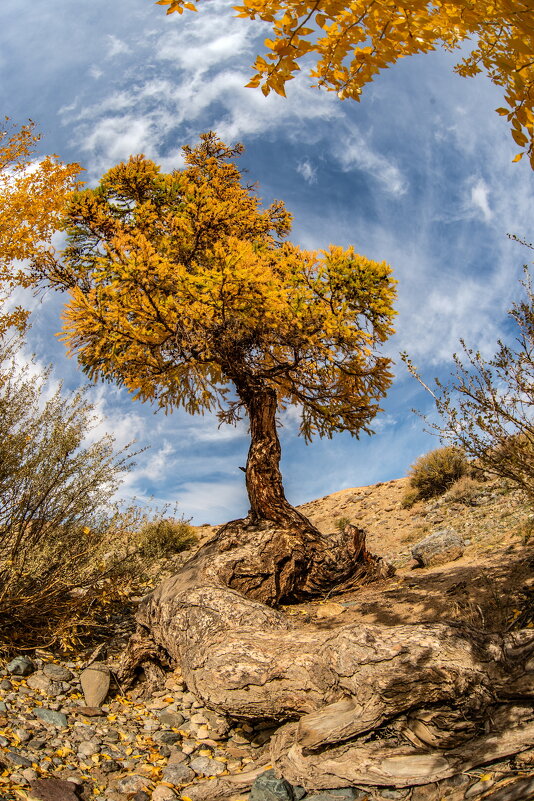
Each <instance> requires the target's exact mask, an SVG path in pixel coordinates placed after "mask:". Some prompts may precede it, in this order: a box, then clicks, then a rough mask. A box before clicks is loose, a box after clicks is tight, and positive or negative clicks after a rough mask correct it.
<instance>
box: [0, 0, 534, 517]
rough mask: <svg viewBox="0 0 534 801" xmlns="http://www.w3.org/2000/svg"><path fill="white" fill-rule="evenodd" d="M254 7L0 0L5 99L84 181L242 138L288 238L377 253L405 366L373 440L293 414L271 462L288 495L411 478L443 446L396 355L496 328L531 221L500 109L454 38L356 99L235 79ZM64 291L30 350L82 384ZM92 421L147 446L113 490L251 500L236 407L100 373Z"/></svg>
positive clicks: (251, 52)
mask: <svg viewBox="0 0 534 801" xmlns="http://www.w3.org/2000/svg"><path fill="white" fill-rule="evenodd" d="M265 35H266V31H265V29H264V28H263V26H262V24H260V23H258V24H252V23H250V22H249V21H243V20H238V19H235V18H233V16H232V12H231V9H230V5H229V4H227V3H225V2H222V0H211V2H210V3H209V4H206V7H205V8H203V9H202V10H201V12H199V13H197V14H184V15H183V16H182V17H180V16H179V15H177V14H173V15H171V16H168V17H167V16H166V15H165V13H164V10H163V9H162V8H161V7H158V6H155V5H153V4H152V2H151V0H113V2H109V0H91V2H90V3H74V2H72V0H54V2H53V3H50V0H33V2H32V3H31V4H23V3H21V2H20V0H2V4H1V9H0V94H1V111H2V113H3V114H5V115H7V116H9V117H11V118H12V119H13V120H14V121H15V122H17V123H22V122H24V121H25V120H27V118H32V119H33V120H35V122H36V123H37V125H38V127H39V129H40V131H41V132H42V134H43V138H42V141H41V143H40V147H41V152H42V153H47V152H55V153H57V154H58V155H59V157H60V158H61V159H62V160H65V161H78V162H80V163H81V164H82V166H83V167H84V168H85V169H86V174H85V177H86V179H87V180H88V181H90V182H95V181H96V180H97V179H98V178H99V176H100V175H101V174H102V172H103V171H104V170H106V169H107V168H109V167H111V166H112V165H113V164H115V163H116V162H117V161H120V160H122V159H125V158H127V157H128V156H129V155H130V154H131V153H139V152H143V153H145V154H146V155H147V156H149V157H150V158H153V159H154V160H155V161H157V162H158V163H160V164H161V165H162V166H163V168H164V169H166V170H170V169H173V168H174V167H177V166H179V165H180V163H181V159H180V147H181V145H182V144H186V143H189V144H194V143H195V142H196V141H197V138H198V135H199V134H200V133H201V132H203V131H207V130H210V129H213V130H215V131H217V133H218V134H219V135H220V136H221V137H222V138H223V139H224V140H225V141H227V142H235V141H241V142H243V143H244V145H245V147H246V151H245V154H244V156H243V157H242V159H241V162H240V163H241V166H242V167H245V168H246V169H247V171H248V175H247V179H249V180H251V181H257V182H258V183H259V195H260V196H261V197H262V198H263V200H264V201H265V203H269V202H270V201H271V200H272V199H273V198H279V199H282V200H284V201H285V203H286V205H287V206H288V208H289V209H290V210H291V212H292V213H293V215H294V228H293V234H292V237H291V238H292V239H293V241H295V242H297V243H298V244H300V245H302V246H304V247H308V248H321V247H327V246H328V245H329V244H330V243H334V244H340V245H343V246H347V245H349V244H352V245H354V247H355V249H356V250H357V251H359V252H361V253H363V254H365V255H366V256H368V257H371V258H374V259H378V260H386V261H388V262H389V263H390V264H391V266H392V268H393V270H394V273H395V276H396V278H397V280H398V281H399V285H398V293H399V297H398V302H397V309H398V312H399V314H398V318H397V334H396V335H395V336H394V337H393V338H392V339H391V340H390V342H389V343H388V345H387V352H388V354H389V355H391V357H392V358H394V359H395V360H396V362H397V365H396V367H395V372H396V381H395V384H394V386H393V388H392V389H391V391H390V393H389V396H388V398H387V399H386V400H385V402H384V404H383V405H384V413H383V414H382V415H380V417H378V418H377V419H376V421H375V429H376V431H377V433H376V434H375V436H374V437H372V438H368V437H366V436H364V437H362V439H360V440H356V439H353V438H351V437H350V436H348V435H339V436H336V437H334V438H333V439H332V440H316V441H315V442H314V443H312V444H311V445H307V446H306V445H305V444H304V442H303V441H302V440H301V439H299V438H298V437H297V427H298V420H297V417H296V413H295V412H294V411H290V412H288V413H286V414H284V415H283V416H282V417H281V424H282V425H281V428H280V434H281V439H282V446H283V461H282V470H283V474H284V480H285V486H286V491H287V495H288V497H289V499H290V500H291V501H292V502H294V503H300V502H304V501H306V500H311V499H312V498H315V497H319V496H322V495H326V494H327V493H330V492H334V491H336V490H338V489H342V488H345V487H351V486H362V485H366V484H371V483H375V482H377V481H386V480H388V479H390V478H397V477H400V476H402V475H405V473H406V470H407V468H408V467H409V465H410V464H411V463H412V462H413V461H414V460H415V459H416V458H417V456H419V455H420V454H421V453H424V452H425V451H427V450H429V449H431V448H432V447H436V446H437V445H438V444H439V443H438V442H437V441H436V440H435V439H434V438H433V437H431V436H429V435H427V434H425V433H424V431H423V425H422V423H421V421H420V419H419V418H418V417H417V416H415V415H414V414H413V413H412V411H411V409H412V407H414V406H415V407H417V408H419V409H422V410H425V409H430V408H431V406H430V402H429V399H428V398H427V397H426V396H425V394H424V393H423V392H422V391H421V390H420V388H419V387H418V385H417V383H416V382H415V381H414V380H413V379H412V378H411V377H410V376H409V375H408V374H407V372H406V369H405V368H404V366H403V365H402V364H401V363H400V360H399V359H398V354H399V352H400V351H404V350H406V351H408V353H409V354H410V356H411V357H412V359H413V361H414V362H415V363H416V364H417V365H418V366H419V368H420V369H421V371H422V373H423V375H424V376H425V378H426V379H427V380H431V379H432V377H433V376H436V375H438V376H442V377H443V376H445V375H446V374H447V373H448V371H449V369H450V368H451V356H452V354H453V352H454V351H456V350H458V340H459V338H460V337H464V338H465V339H466V340H467V342H468V343H469V344H471V345H472V346H474V347H477V348H480V349H481V350H482V351H483V352H484V353H486V354H488V355H489V354H490V353H491V352H492V351H493V349H494V345H495V342H496V340H497V338H498V337H499V336H502V335H503V334H504V333H505V331H506V325H505V324H506V309H507V308H508V307H509V306H510V303H511V301H512V300H513V298H514V297H516V296H517V294H518V280H519V278H520V275H521V266H522V264H523V262H524V261H526V260H527V259H528V255H529V254H528V251H526V250H525V249H524V248H521V247H520V246H519V245H517V244H516V243H514V242H511V241H510V240H509V239H508V238H507V236H506V234H507V233H508V232H509V233H517V234H520V235H523V236H526V237H527V239H528V238H529V236H530V240H529V241H531V238H532V229H531V220H532V211H533V205H534V204H533V178H532V171H531V170H530V168H529V166H528V164H527V162H526V161H524V162H520V163H519V164H512V158H513V156H514V155H515V152H516V149H517V148H516V147H515V145H514V143H513V141H512V140H511V137H510V135H509V132H508V126H507V122H506V120H503V119H502V118H500V117H498V115H496V114H495V112H494V109H495V108H496V107H497V106H500V105H502V98H501V96H500V92H499V91H498V89H497V88H496V87H494V86H493V85H492V84H491V83H490V82H489V81H488V80H487V79H485V78H484V77H478V78H476V79H470V80H467V79H464V78H459V77H457V76H455V75H454V73H453V72H452V65H453V64H454V63H455V60H457V59H455V58H454V56H451V54H447V53H442V52H437V53H434V54H430V55H426V56H420V57H413V58H410V59H405V60H404V61H403V62H401V63H400V64H398V65H397V66H395V67H394V68H392V69H390V70H388V71H386V72H384V73H383V74H382V75H381V76H379V77H378V78H377V79H376V81H375V82H374V83H373V84H371V85H370V86H368V87H367V88H366V90H365V91H364V94H363V99H362V102H361V103H359V104H357V103H354V102H351V101H344V102H341V101H340V100H338V98H337V96H336V95H335V94H334V93H329V94H328V93H324V92H319V91H318V90H314V89H311V88H309V86H308V80H307V78H306V75H305V74H300V75H299V77H298V78H297V79H296V80H294V81H292V82H291V84H289V85H288V92H287V94H288V97H287V99H283V98H280V97H277V96H274V95H271V96H269V97H268V98H264V97H263V95H262V94H261V92H259V91H258V90H251V89H245V88H244V84H245V83H247V81H248V79H249V75H250V70H249V65H250V64H251V63H252V62H253V60H254V56H255V54H256V53H257V52H259V50H261V44H262V40H263V38H264V36H265ZM61 305H62V299H61V298H60V297H57V296H54V295H52V294H49V295H47V296H46V297H45V298H44V300H42V301H41V302H40V303H39V305H38V306H37V307H36V308H35V311H34V314H33V327H32V330H31V333H30V336H29V347H30V348H31V349H32V350H34V351H35V352H36V353H37V355H38V357H39V359H40V360H42V361H43V363H48V362H50V361H51V362H53V364H54V367H55V375H56V377H57V378H58V379H63V380H64V382H65V385H66V386H67V387H69V388H74V387H76V386H77V385H79V384H80V383H83V377H82V376H81V374H80V373H79V371H78V369H77V367H76V363H75V362H74V361H72V360H70V361H69V360H67V359H66V357H65V354H64V348H63V346H62V344H61V343H60V342H58V341H57V339H56V338H55V337H54V333H55V332H56V331H57V330H58V329H59V327H60V322H59V315H60V311H61ZM94 399H95V403H96V404H97V408H98V411H99V412H100V413H101V414H102V415H103V417H104V418H105V419H104V421H103V422H102V424H101V425H100V427H99V430H104V429H106V430H110V431H111V432H113V433H114V434H115V436H116V438H117V442H118V444H123V443H125V442H127V441H129V440H131V439H133V438H135V439H136V440H137V443H138V445H139V446H145V445H150V446H151V447H150V449H149V450H147V451H146V452H145V453H143V454H141V455H140V456H139V458H138V463H137V467H136V468H135V470H134V471H133V472H132V473H131V474H130V475H129V476H128V477H127V479H126V482H125V484H124V485H123V489H122V493H123V496H124V497H128V498H129V497H132V496H136V497H138V498H140V499H146V498H148V497H150V496H154V497H155V498H156V499H159V500H161V501H169V502H171V503H174V502H175V501H177V502H178V503H179V511H180V512H181V513H183V514H184V515H186V516H187V517H193V520H194V522H196V523H204V522H210V523H218V522H224V521H225V520H228V519H231V518H235V517H238V516H240V515H242V514H244V513H246V511H247V501H246V494H245V490H244V476H243V473H242V472H241V471H240V470H239V469H238V467H239V465H243V464H245V461H246V452H247V448H248V436H247V427H246V423H242V424H241V425H239V426H238V427H237V428H233V427H229V426H225V427H223V428H218V425H217V421H216V419H214V418H211V417H209V416H204V417H194V418H193V417H189V416H188V415H187V414H185V413H184V412H183V411H177V412H175V413H173V414H172V415H168V416H165V415H164V414H163V413H161V412H157V413H156V414H154V409H153V408H151V407H150V406H147V405H141V404H139V403H132V401H131V400H130V398H129V397H128V395H127V394H126V393H124V392H122V391H119V390H117V389H115V388H114V387H110V386H108V385H105V386H103V385H100V386H96V387H95V388H94Z"/></svg>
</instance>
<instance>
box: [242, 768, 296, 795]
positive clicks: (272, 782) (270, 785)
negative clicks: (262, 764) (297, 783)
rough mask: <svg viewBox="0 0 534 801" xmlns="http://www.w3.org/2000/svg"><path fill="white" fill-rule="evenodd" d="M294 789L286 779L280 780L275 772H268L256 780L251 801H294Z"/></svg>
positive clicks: (271, 770)
mask: <svg viewBox="0 0 534 801" xmlns="http://www.w3.org/2000/svg"><path fill="white" fill-rule="evenodd" d="M293 799H294V795H293V788H292V787H291V785H290V784H289V782H286V780H285V779H278V778H277V777H276V774H275V772H274V770H273V769H272V768H271V769H270V770H266V771H264V772H263V773H260V775H259V776H258V777H257V778H256V779H255V781H254V784H253V785H252V788H251V790H250V796H249V801H293Z"/></svg>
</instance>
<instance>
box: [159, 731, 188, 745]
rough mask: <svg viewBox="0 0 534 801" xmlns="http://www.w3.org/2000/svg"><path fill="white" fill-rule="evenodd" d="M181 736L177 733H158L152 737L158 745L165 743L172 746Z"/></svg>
mask: <svg viewBox="0 0 534 801" xmlns="http://www.w3.org/2000/svg"><path fill="white" fill-rule="evenodd" d="M181 736H182V735H181V734H179V733H178V732H177V731H158V732H156V734H155V735H154V740H156V741H157V742H158V743H166V744H167V745H174V743H177V742H178V740H180V738H181Z"/></svg>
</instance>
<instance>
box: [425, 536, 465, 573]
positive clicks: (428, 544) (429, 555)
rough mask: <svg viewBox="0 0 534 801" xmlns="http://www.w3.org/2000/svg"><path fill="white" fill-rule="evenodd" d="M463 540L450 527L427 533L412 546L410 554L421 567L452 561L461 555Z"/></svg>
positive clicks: (463, 546)
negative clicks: (426, 535)
mask: <svg viewBox="0 0 534 801" xmlns="http://www.w3.org/2000/svg"><path fill="white" fill-rule="evenodd" d="M464 549H465V542H464V540H463V539H462V537H460V535H459V534H457V533H456V531H454V529H452V528H444V529H441V530H440V531H435V532H434V533H433V534H429V535H428V537H425V538H424V539H423V540H421V541H420V542H418V543H416V545H414V546H413V548H412V556H413V558H414V559H415V560H416V561H417V563H418V564H419V565H420V566H421V567H432V566H434V565H442V564H445V563H446V562H452V561H454V560H455V559H459V558H460V556H462V554H463V552H464Z"/></svg>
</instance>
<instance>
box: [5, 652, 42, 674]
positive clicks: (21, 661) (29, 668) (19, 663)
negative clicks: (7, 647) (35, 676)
mask: <svg viewBox="0 0 534 801" xmlns="http://www.w3.org/2000/svg"><path fill="white" fill-rule="evenodd" d="M6 669H7V670H8V671H9V673H11V675H12V676H29V675H30V673H33V671H34V670H35V665H34V664H33V662H32V660H31V659H29V658H28V657H27V656H16V657H15V658H14V659H12V660H11V662H10V663H9V665H6Z"/></svg>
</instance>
